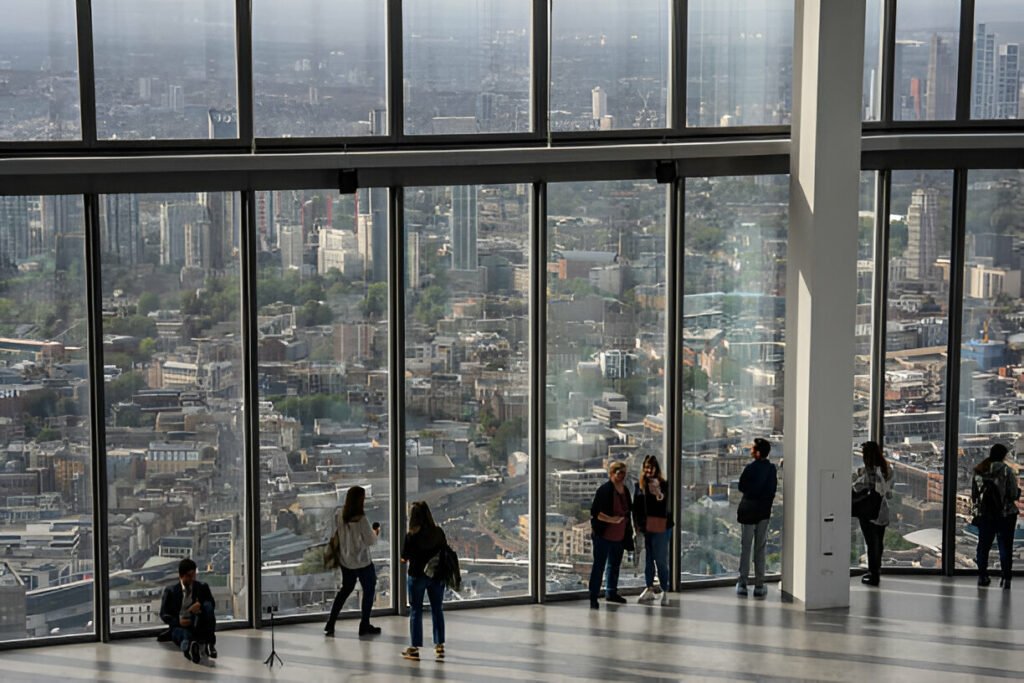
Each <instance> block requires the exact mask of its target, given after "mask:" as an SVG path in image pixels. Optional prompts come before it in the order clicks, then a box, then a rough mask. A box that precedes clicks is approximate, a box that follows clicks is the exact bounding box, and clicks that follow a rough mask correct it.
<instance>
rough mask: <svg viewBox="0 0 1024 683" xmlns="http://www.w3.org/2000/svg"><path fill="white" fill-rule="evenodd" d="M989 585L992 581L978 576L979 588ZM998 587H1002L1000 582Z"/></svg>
mask: <svg viewBox="0 0 1024 683" xmlns="http://www.w3.org/2000/svg"><path fill="white" fill-rule="evenodd" d="M990 583H992V579H990V578H988V577H987V576H979V577H978V585H979V586H982V587H984V586H987V585H989V584H990ZM999 585H1000V586H1001V585H1003V583H1002V581H1000V582H999Z"/></svg>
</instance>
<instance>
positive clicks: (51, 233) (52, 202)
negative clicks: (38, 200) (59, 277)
mask: <svg viewBox="0 0 1024 683" xmlns="http://www.w3.org/2000/svg"><path fill="white" fill-rule="evenodd" d="M84 212H85V209H84V205H83V204H82V199H81V197H79V196H77V195H55V196H46V197H43V198H42V206H41V208H40V213H41V219H42V224H43V242H44V248H45V249H51V248H53V246H54V243H55V242H56V239H57V236H58V235H66V234H69V233H76V234H77V233H81V232H82V231H83V230H84V229H85V215H84Z"/></svg>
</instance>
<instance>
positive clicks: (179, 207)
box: [160, 202, 203, 266]
mask: <svg viewBox="0 0 1024 683" xmlns="http://www.w3.org/2000/svg"><path fill="white" fill-rule="evenodd" d="M202 214H203V209H202V207H201V206H198V205H197V204H195V203H192V202H163V203H162V204H160V265H162V266H181V265H183V264H184V263H185V261H186V258H185V231H186V226H195V224H196V223H197V221H199V220H201V219H202ZM190 229H191V228H190ZM195 248H196V249H198V251H197V252H196V253H197V254H198V256H196V255H193V257H194V258H196V259H198V260H196V261H195V262H193V263H190V264H189V265H192V266H199V265H201V264H202V256H201V253H202V246H201V245H200V246H197V247H195Z"/></svg>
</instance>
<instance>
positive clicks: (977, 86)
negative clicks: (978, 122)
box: [971, 24, 996, 119]
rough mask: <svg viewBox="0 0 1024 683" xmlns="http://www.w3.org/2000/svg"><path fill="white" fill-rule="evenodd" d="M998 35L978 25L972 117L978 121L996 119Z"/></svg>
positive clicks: (975, 38) (983, 25)
mask: <svg viewBox="0 0 1024 683" xmlns="http://www.w3.org/2000/svg"><path fill="white" fill-rule="evenodd" d="M995 63H996V34H994V33H989V32H988V31H987V30H986V26H985V24H978V27H977V31H976V32H975V35H974V67H973V68H974V74H973V83H974V93H973V99H972V102H971V116H972V117H973V118H976V119H991V118H993V117H994V112H993V104H994V102H995V97H994V95H995Z"/></svg>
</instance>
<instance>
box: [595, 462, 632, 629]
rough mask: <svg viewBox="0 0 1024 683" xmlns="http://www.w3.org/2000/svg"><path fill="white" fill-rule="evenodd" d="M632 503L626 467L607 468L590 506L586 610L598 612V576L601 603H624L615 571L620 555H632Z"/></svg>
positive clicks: (618, 465) (613, 464)
mask: <svg viewBox="0 0 1024 683" xmlns="http://www.w3.org/2000/svg"><path fill="white" fill-rule="evenodd" d="M632 509H633V500H632V498H631V497H630V495H629V489H627V488H626V463H624V462H613V463H612V464H611V465H610V466H609V467H608V481H606V482H605V483H603V484H601V486H600V487H599V488H598V489H597V492H596V493H594V502H593V503H591V505H590V528H591V530H592V532H593V533H592V535H591V538H592V539H593V542H594V564H593V566H592V567H591V568H590V585H589V589H590V609H598V603H597V598H598V595H599V594H600V592H601V575H602V574H604V575H605V593H604V596H605V598H604V599H605V600H607V601H608V602H616V603H620V604H621V603H624V602H626V599H625V598H624V597H622V596H621V595H619V567H620V566H621V564H622V553H623V552H625V551H627V550H628V551H632V550H633V549H634V547H633V523H632V520H631V518H630V511H631V510H632Z"/></svg>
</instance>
